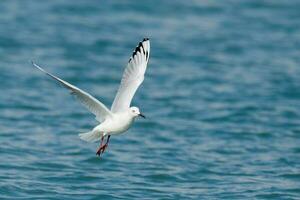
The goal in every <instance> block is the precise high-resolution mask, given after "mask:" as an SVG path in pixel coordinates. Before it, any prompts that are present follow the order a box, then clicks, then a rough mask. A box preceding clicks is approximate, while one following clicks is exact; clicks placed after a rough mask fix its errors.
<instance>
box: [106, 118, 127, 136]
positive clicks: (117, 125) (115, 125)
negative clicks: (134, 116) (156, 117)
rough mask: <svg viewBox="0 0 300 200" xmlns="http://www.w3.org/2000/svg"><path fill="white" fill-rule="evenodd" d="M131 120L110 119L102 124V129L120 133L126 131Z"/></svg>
mask: <svg viewBox="0 0 300 200" xmlns="http://www.w3.org/2000/svg"><path fill="white" fill-rule="evenodd" d="M132 123H133V120H112V121H108V122H107V123H105V124H103V126H102V131H103V132H107V133H110V134H121V133H123V132H125V131H127V130H128V129H129V128H130V126H131V125H132Z"/></svg>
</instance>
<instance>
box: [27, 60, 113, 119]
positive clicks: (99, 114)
mask: <svg viewBox="0 0 300 200" xmlns="http://www.w3.org/2000/svg"><path fill="white" fill-rule="evenodd" d="M32 64H33V66H35V67H36V68H38V69H39V70H41V71H42V72H44V73H46V74H47V75H49V76H50V77H51V78H53V79H54V80H56V81H58V82H59V83H60V84H61V85H62V86H64V87H65V88H67V89H69V90H70V91H71V94H73V95H74V96H76V98H77V99H78V100H79V101H80V102H81V103H82V104H83V105H84V106H85V107H86V108H87V109H88V110H89V111H90V112H92V113H93V114H94V115H95V116H96V119H97V120H98V121H99V122H102V121H104V120H105V119H106V117H108V116H111V115H112V113H111V112H110V111H109V109H108V108H107V107H106V106H105V105H104V104H103V103H101V102H100V101H98V100H97V99H96V98H94V97H93V96H92V95H90V94H88V93H87V92H85V91H83V90H81V89H79V88H77V87H75V86H74V85H72V84H70V83H68V82H66V81H64V80H62V79H60V78H58V77H56V76H54V75H52V74H50V73H49V72H47V71H45V70H44V69H43V68H41V67H40V66H38V65H37V64H35V63H33V62H32Z"/></svg>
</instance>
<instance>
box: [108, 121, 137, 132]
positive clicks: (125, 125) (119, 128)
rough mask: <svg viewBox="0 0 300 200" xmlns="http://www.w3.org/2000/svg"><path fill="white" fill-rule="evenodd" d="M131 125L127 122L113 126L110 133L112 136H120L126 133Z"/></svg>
mask: <svg viewBox="0 0 300 200" xmlns="http://www.w3.org/2000/svg"><path fill="white" fill-rule="evenodd" d="M131 124H132V123H130V122H127V123H119V124H115V126H113V128H112V130H111V133H112V134H121V133H124V132H125V131H127V130H128V129H129V128H130V126H131Z"/></svg>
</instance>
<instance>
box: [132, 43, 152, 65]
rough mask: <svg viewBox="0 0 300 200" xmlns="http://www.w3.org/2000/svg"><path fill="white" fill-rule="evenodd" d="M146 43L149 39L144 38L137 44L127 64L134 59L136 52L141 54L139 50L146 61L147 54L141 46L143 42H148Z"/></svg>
mask: <svg viewBox="0 0 300 200" xmlns="http://www.w3.org/2000/svg"><path fill="white" fill-rule="evenodd" d="M148 41H150V39H149V38H148V37H144V38H143V40H142V41H141V42H139V44H138V45H137V46H136V47H135V49H134V51H133V52H132V56H131V57H130V58H129V61H128V62H130V61H131V60H132V59H133V58H134V56H135V55H136V54H137V52H140V53H141V49H142V51H143V53H144V54H145V56H146V59H148V55H149V53H148V51H147V50H146V49H145V48H144V45H143V43H144V42H148Z"/></svg>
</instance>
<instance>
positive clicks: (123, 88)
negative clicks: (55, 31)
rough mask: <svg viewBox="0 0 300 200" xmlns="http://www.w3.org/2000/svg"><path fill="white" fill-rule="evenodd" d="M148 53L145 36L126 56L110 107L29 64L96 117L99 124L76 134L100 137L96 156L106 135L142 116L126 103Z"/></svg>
mask: <svg viewBox="0 0 300 200" xmlns="http://www.w3.org/2000/svg"><path fill="white" fill-rule="evenodd" d="M149 55H150V42H149V39H148V38H144V39H143V41H142V42H140V43H139V44H138V46H137V47H136V48H135V50H134V51H133V54H132V56H131V57H130V59H129V62H128V64H127V67H126V68H125V70H124V73H123V76H122V80H121V84H120V86H119V89H118V92H117V95H116V97H115V99H114V101H113V104H112V106H111V110H109V109H108V108H107V107H106V106H105V105H104V104H103V103H101V102H100V101H99V100H97V99H96V98H94V97H93V96H92V95H90V94H89V93H87V92H85V91H83V90H81V89H79V88H77V87H76V86H74V85H72V84H70V83H68V82H66V81H64V80H62V79H60V78H58V77H56V76H54V75H52V74H51V73H49V72H47V71H45V70H44V69H42V68H41V67H40V66H38V65H37V64H35V63H32V64H33V65H34V66H35V67H36V68H38V69H39V70H41V71H42V72H44V73H46V74H47V75H49V76H50V77H51V78H53V79H54V80H56V81H57V82H59V83H60V84H61V85H63V86H64V87H65V88H67V89H69V90H70V91H71V94H73V95H74V96H76V97H77V99H78V100H79V101H80V102H81V103H82V104H83V105H84V106H85V107H86V108H87V109H88V110H89V111H90V112H91V113H93V114H94V115H95V116H96V119H97V121H99V122H100V124H99V125H98V126H96V127H95V128H94V129H93V130H92V131H90V132H87V133H81V134H79V137H80V138H81V139H83V140H85V141H89V142H93V141H96V140H99V139H100V138H101V145H100V147H99V149H98V151H97V154H98V155H100V154H101V153H103V152H104V150H105V148H106V147H107V144H108V141H109V137H110V135H113V134H120V133H123V132H125V131H126V130H128V129H129V128H130V126H131V125H132V124H133V122H134V119H135V118H136V117H137V116H142V117H144V115H143V114H141V113H140V111H139V109H138V108H137V107H130V104H131V101H132V98H133V96H134V94H135V92H136V90H137V89H138V87H139V86H140V85H141V83H142V82H143V80H144V74H145V72H146V68H147V64H148V61H149ZM106 135H108V139H107V142H106V144H105V145H102V141H103V137H105V136H106Z"/></svg>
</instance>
